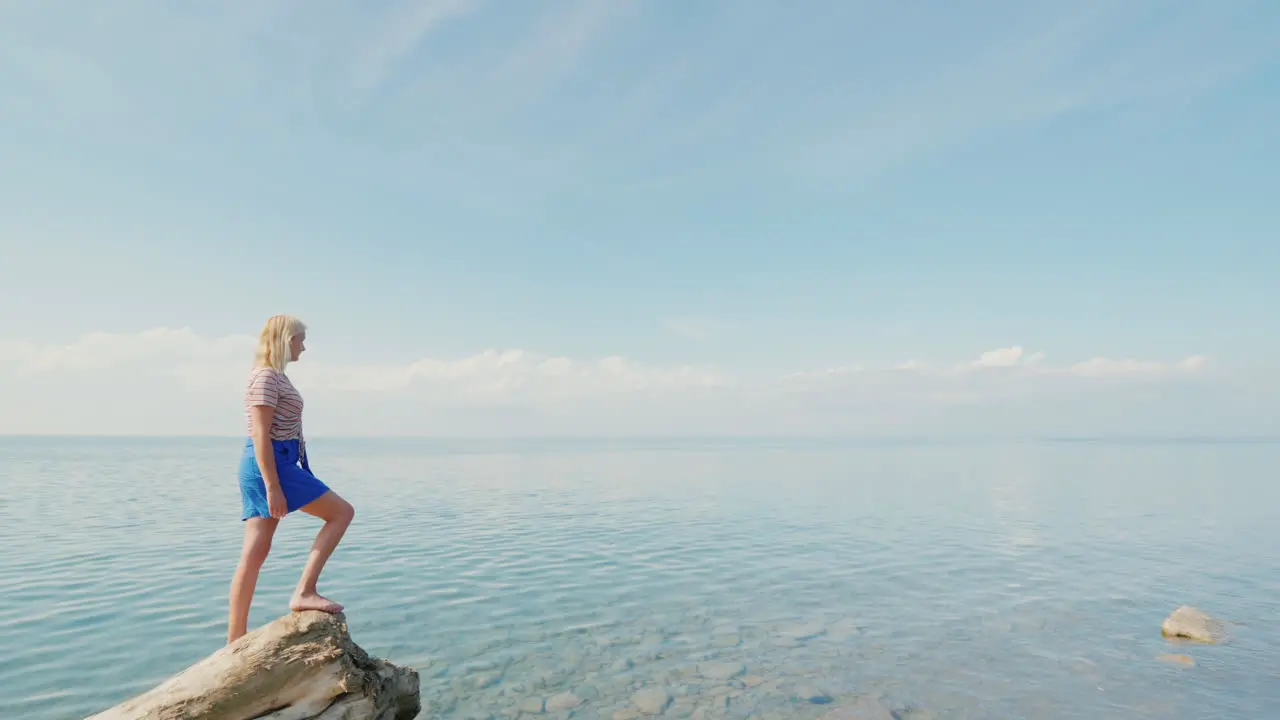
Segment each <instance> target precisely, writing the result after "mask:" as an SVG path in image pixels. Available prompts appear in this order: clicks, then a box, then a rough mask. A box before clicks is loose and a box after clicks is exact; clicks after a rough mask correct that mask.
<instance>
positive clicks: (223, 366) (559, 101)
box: [0, 0, 1280, 437]
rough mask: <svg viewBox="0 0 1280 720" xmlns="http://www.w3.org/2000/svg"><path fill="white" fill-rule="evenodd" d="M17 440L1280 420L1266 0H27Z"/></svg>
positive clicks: (1275, 427)
mask: <svg viewBox="0 0 1280 720" xmlns="http://www.w3.org/2000/svg"><path fill="white" fill-rule="evenodd" d="M0 88H2V92H0V95H2V99H0V307H3V313H0V433H8V434H32V433H34V434H143V435H152V434H166V435H172V434H179V435H185V434H202V435H203V434H212V435H236V434H243V433H244V415H243V409H242V407H241V394H242V391H243V385H244V381H245V376H246V373H247V369H248V366H249V363H250V362H251V358H252V350H253V346H254V338H255V336H256V334H257V332H258V330H259V329H260V328H261V326H262V324H263V322H264V321H265V319H266V318H267V317H268V316H270V315H273V314H276V313H289V314H294V315H297V316H299V317H301V318H302V319H303V320H304V321H305V322H306V323H307V324H308V326H309V328H310V330H309V332H308V340H307V344H308V348H309V349H308V351H307V353H306V355H305V356H304V357H303V359H302V360H301V361H300V362H299V363H297V364H296V365H294V366H291V367H290V369H289V374H290V376H291V377H292V378H293V379H294V381H295V383H296V384H297V385H298V387H299V389H300V390H301V391H302V392H303V394H304V396H305V398H306V401H307V411H306V419H305V423H306V427H307V431H308V435H309V436H313V435H561V434H568V435H629V434H637V435H789V434H804V435H858V436H905V435H916V436H924V435H928V436H968V435H1000V436H1040V435H1072V436H1158V435H1196V436H1215V437H1218V436H1221V437H1227V436H1233V437H1234V436H1240V437H1243V436H1250V437H1253V436H1276V435H1280V410H1278V409H1277V401H1278V400H1280V383H1277V380H1276V376H1277V370H1278V369H1280V333H1278V332H1277V330H1280V321H1277V319H1276V310H1277V308H1280V239H1278V238H1280V203H1276V202H1275V201H1274V199H1273V198H1274V196H1275V189H1276V188H1277V187H1280V133H1277V132H1276V130H1275V128H1276V127H1280V5H1277V4H1276V3H1273V2H1269V1H1268V0H1256V1H1253V2H1245V1H1237V0H1219V1H1217V2H1212V3H1208V2H1190V1H1180V0H1123V1H1122V0H1114V1H1112V2H1088V1H1083V2H1073V3H1064V2H1057V1H1054V2H1044V1H1019V2H1012V1H1005V2H993V1H987V0H972V1H970V2H964V3H932V4H924V5H921V4H905V3H877V2H854V1H852V0H850V1H849V2H839V3H834V2H816V1H811V2H786V3H783V2H772V1H766V0H760V1H758V2H750V3H746V2H736V1H731V0H706V1H705V2H699V3H689V2H682V1H676V0H651V1H645V0H540V1H539V2H513V1H510V0H508V1H507V2H498V0H379V1H378V2H356V1H354V0H307V1H306V2H303V1H302V0H277V1H275V2H271V3H262V2H251V1H247V0H228V1H226V2H220V3H203V4H202V3H186V4H174V3H171V2H160V1H159V0H154V1H152V0H136V1H125V0H112V1H107V0H104V1H102V2H95V3H84V2H72V1H70V0H61V1H59V0H48V1H46V2H40V3H36V2H5V3H0Z"/></svg>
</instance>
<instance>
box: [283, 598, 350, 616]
mask: <svg viewBox="0 0 1280 720" xmlns="http://www.w3.org/2000/svg"><path fill="white" fill-rule="evenodd" d="M289 609H290V610H292V611H294V612H302V611H304V610H319V611H320V612H327V613H340V612H342V606H341V605H339V604H338V603H336V602H334V601H332V600H330V599H328V598H326V597H324V596H322V595H320V594H319V593H307V594H305V595H294V596H293V599H292V600H290V601H289Z"/></svg>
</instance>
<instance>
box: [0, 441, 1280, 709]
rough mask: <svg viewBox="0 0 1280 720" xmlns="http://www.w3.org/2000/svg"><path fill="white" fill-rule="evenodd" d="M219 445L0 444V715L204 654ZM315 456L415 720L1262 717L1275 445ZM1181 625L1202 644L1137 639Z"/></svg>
mask: <svg viewBox="0 0 1280 720" xmlns="http://www.w3.org/2000/svg"><path fill="white" fill-rule="evenodd" d="M240 443H241V441H240V440H238V439H235V438H232V439H213V440H207V439H200V440H141V439H138V440H129V439H89V440H86V439H29V438H26V439H20V438H0V541H2V544H3V548H4V551H3V553H0V598H2V599H3V602H0V638H2V639H3V645H4V650H3V652H2V653H0V717H3V718H10V717H12V718H30V719H32V720H40V719H43V718H77V717H84V716H85V715H87V714H90V713H92V712H94V711H97V710H101V709H103V708H106V707H108V706H110V705H113V704H115V703H117V702H119V701H121V700H124V699H125V698H127V697H129V696H131V695H133V694H135V693H138V692H141V691H143V690H145V689H147V688H149V687H151V686H153V685H154V684H156V683H157V682H160V681H162V680H163V679H165V678H167V677H168V676H170V675H171V674H173V673H175V672H177V671H179V670H181V669H182V668H184V667H186V666H187V665H189V664H190V663H192V662H195V661H197V660H199V659H200V658H202V657H204V656H205V655H207V654H208V653H210V652H212V651H213V650H215V649H216V648H217V647H218V646H219V645H220V643H221V642H222V637H223V633H224V631H225V602H226V600H225V597H226V587H227V582H228V579H229V577H230V573H231V571H232V569H233V567H234V564H235V562H236V557H237V553H238V550H239V542H240V533H241V525H240V522H239V498H238V494H237V488H236V481H235V474H234V473H235V465H236V460H237V457H238V454H239V451H240ZM311 451H312V455H313V457H314V462H313V468H314V469H315V470H316V472H317V474H320V475H321V476H322V477H323V478H324V479H325V480H326V481H328V482H329V483H330V484H331V485H332V486H334V487H335V489H338V490H339V491H340V492H342V493H343V494H344V495H345V496H347V497H348V498H349V499H350V500H352V502H353V503H354V504H355V505H356V507H357V517H356V522H355V524H354V525H353V527H352V529H351V531H350V533H349V534H348V536H347V538H346V540H345V541H344V543H343V545H342V546H341V547H340V548H339V550H338V553H337V554H336V555H335V556H334V558H333V560H332V561H331V563H330V565H329V568H328V570H327V571H326V574H325V576H324V579H323V582H322V584H321V591H322V592H327V593H329V594H331V595H332V596H333V597H335V598H336V599H338V600H340V601H342V602H343V603H345V604H346V605H347V607H348V612H347V614H348V619H349V622H350V626H351V630H352V634H353V635H354V637H355V639H356V641H357V642H359V643H360V644H361V645H363V646H364V647H365V648H366V649H368V650H369V651H370V652H372V653H373V654H376V655H380V656H384V657H387V658H388V659H391V660H392V661H394V662H398V663H403V664H408V665H412V666H415V667H417V668H418V669H419V670H420V672H421V673H422V691H423V698H424V701H425V702H426V704H427V708H426V710H425V711H424V712H423V714H422V716H421V717H423V718H431V717H440V718H488V717H495V718H499V717H504V716H505V717H515V715H516V712H517V710H518V709H519V708H520V707H522V706H524V707H526V708H529V709H532V708H533V707H534V706H540V705H541V703H542V700H543V699H545V698H547V697H550V696H553V695H556V694H557V693H561V692H565V691H571V692H573V693H574V694H575V696H577V697H578V698H579V699H580V700H582V701H583V702H582V704H581V705H580V706H578V708H577V709H576V710H575V711H573V715H574V716H575V717H585V718H597V717H601V718H612V717H614V715H615V712H617V711H619V710H624V709H625V708H628V707H630V703H631V700H630V698H631V696H632V695H633V693H635V692H636V690H637V689H638V688H640V687H651V686H652V687H661V688H664V689H665V690H666V691H667V692H669V693H670V695H671V698H672V702H671V704H670V706H669V707H668V708H667V710H666V711H665V714H664V716H665V717H689V716H691V715H693V714H694V713H695V712H697V713H698V716H705V717H729V718H747V717H760V718H782V717H788V718H811V717H818V716H820V715H821V714H822V713H824V712H826V711H828V710H830V709H831V708H832V707H836V706H838V705H841V704H847V703H850V702H852V701H853V700H854V699H855V698H858V697H862V696H869V697H871V698H874V699H876V700H877V701H878V702H880V703H882V704H883V705H884V706H885V707H887V708H889V709H891V710H892V711H893V712H894V713H895V716H896V717H898V718H930V717H935V718H1220V719H1222V718H1258V717H1270V716H1273V715H1275V714H1276V713H1277V708H1280V632H1278V631H1277V628H1276V622H1275V618H1277V617H1280V592H1278V591H1280V569H1278V568H1277V565H1276V562H1275V559H1276V558H1277V557H1278V556H1280V526H1277V524H1276V522H1275V517H1276V508H1277V507H1280V503H1277V500H1280V488H1278V487H1277V483H1276V482H1275V471H1274V469H1275V468H1276V467H1278V466H1280V446H1278V445H1274V444H1208V443H1200V444H1195V443H1192V444H1185V443H1184V444H1179V443H1149V444H1105V443H1059V444H1054V443H1024V444H925V443H915V444H913V443H900V444H874V443H824V442H817V441H813V442H779V443H772V444H771V443H766V442H762V441H743V442H735V441H714V442H694V441H689V442H669V443H663V442H649V443H641V442H634V443H627V442H599V441H594V442H593V441H581V442H570V441H557V442H533V441H527V442H507V443H500V442H478V441H476V442H463V441H451V442H445V441H436V442H430V441H408V440H406V441H375V440H363V441H356V440H341V441H340V440H324V439H315V440H313V441H312V447H311ZM316 527H317V525H316V524H315V522H314V521H312V520H311V519H310V518H306V517H302V516H299V517H295V518H291V519H290V520H289V521H288V522H286V523H284V524H283V525H282V526H281V530H280V533H279V534H278V536H277V541H276V544H275V547H274V549H273V552H272V557H271V559H270V560H269V561H268V564H267V566H266V568H265V569H264V574H263V578H262V581H261V584H260V586H259V590H258V595H257V598H256V600H255V605H254V608H253V614H252V617H251V624H252V625H257V624H261V623H264V622H267V621H269V620H270V619H272V618H274V617H275V616H277V615H279V614H281V613H282V612H283V611H285V606H286V603H287V599H288V595H289V591H290V590H291V588H292V586H293V583H294V582H295V580H296V576H297V572H298V571H299V570H300V569H301V563H302V559H303V557H304V556H305V553H306V551H307V548H308V543H309V541H310V537H311V536H312V534H313V533H314V531H315V529H316ZM1183 603H1192V604H1196V605H1199V606H1201V607H1203V608H1205V609H1207V610H1209V611H1210V612H1212V613H1214V614H1216V615H1218V616H1219V617H1222V618H1224V619H1226V620H1229V621H1231V622H1232V623H1233V624H1232V626H1231V628H1230V629H1231V639H1230V641H1229V642H1228V643H1226V644H1223V645H1219V646H1186V645H1180V644H1174V643H1170V642H1167V641H1165V640H1163V639H1162V638H1161V637H1160V630H1159V628H1160V622H1161V620H1162V619H1163V618H1164V617H1165V616H1166V615H1167V614H1168V613H1169V612H1170V611H1172V610H1173V609H1174V608H1175V607H1176V606H1177V605H1179V604H1183ZM1164 653H1185V654H1188V655H1190V656H1192V657H1193V658H1194V660H1195V663H1196V664H1195V666H1194V667H1189V668H1188V667H1181V666H1177V665H1171V664H1168V663H1165V662H1161V661H1159V660H1157V656H1159V655H1161V654H1164ZM712 662H717V663H720V664H718V665H711V664H708V663H712ZM700 664H701V667H699V665H700ZM727 674H733V675H734V677H732V678H730V679H728V680H725V679H722V678H718V677H704V675H713V676H720V675H727ZM823 696H826V697H829V698H830V702H829V703H825V704H823V703H814V702H811V700H813V699H820V700H825V699H826V697H823ZM567 714H568V713H566V712H560V711H553V712H550V713H547V715H548V716H550V717H565V716H567ZM623 714H625V713H621V714H619V717H621V716H622V715H623Z"/></svg>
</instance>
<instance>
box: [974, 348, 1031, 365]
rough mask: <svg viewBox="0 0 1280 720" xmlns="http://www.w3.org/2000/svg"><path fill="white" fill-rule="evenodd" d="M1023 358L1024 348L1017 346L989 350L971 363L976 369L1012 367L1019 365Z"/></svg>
mask: <svg viewBox="0 0 1280 720" xmlns="http://www.w3.org/2000/svg"><path fill="white" fill-rule="evenodd" d="M1021 357H1022V348H1021V347H1018V346H1016V345H1015V346H1014V347H1007V348H999V349H997V350H988V351H987V352H984V353H982V354H981V355H979V356H978V359H977V360H974V361H973V362H972V363H971V366H972V367H976V368H988V367H1012V366H1014V365H1017V364H1018V359H1019V358H1021Z"/></svg>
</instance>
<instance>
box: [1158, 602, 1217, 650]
mask: <svg viewBox="0 0 1280 720" xmlns="http://www.w3.org/2000/svg"><path fill="white" fill-rule="evenodd" d="M1160 632H1161V634H1163V635H1164V636H1166V637H1173V638H1186V639H1188V640H1194V641H1196V642H1202V643H1219V642H1222V640H1223V639H1224V638H1225V637H1226V634H1227V633H1226V626H1225V625H1223V623H1222V621H1221V620H1218V619H1216V618H1214V617H1211V616H1210V615H1209V614H1208V613H1206V612H1205V611H1203V610H1201V609H1200V608H1196V607H1191V606H1190V605H1183V606H1182V607H1180V608H1178V609H1177V610H1174V611H1173V614H1171V615H1170V616H1169V617H1167V618H1165V620H1164V623H1162V624H1161V625H1160Z"/></svg>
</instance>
